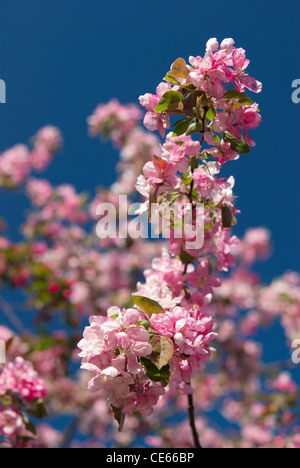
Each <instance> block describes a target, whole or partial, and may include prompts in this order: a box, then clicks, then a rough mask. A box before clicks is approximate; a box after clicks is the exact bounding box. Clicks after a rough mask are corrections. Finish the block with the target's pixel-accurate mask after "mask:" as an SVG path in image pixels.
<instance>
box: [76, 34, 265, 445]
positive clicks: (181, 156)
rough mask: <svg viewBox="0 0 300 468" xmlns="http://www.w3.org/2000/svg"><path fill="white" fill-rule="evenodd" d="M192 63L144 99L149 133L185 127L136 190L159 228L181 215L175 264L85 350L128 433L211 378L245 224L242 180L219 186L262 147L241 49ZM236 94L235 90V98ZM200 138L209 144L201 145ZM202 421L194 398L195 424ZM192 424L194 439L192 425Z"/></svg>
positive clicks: (211, 49)
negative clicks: (212, 307) (217, 291)
mask: <svg viewBox="0 0 300 468" xmlns="http://www.w3.org/2000/svg"><path fill="white" fill-rule="evenodd" d="M189 60H190V65H187V64H186V63H185V61H184V60H183V59H182V58H179V59H177V60H176V61H175V62H174V63H173V64H172V66H171V70H170V71H169V72H168V73H167V75H166V77H165V78H164V82H162V83H160V84H159V85H158V87H157V90H156V95H152V94H150V93H146V94H145V95H144V96H141V97H140V99H139V100H140V103H141V105H142V106H144V107H145V108H146V110H147V113H146V115H145V118H144V124H145V126H146V127H147V129H148V130H151V131H153V130H156V129H157V130H158V131H159V133H160V135H161V136H162V137H164V136H165V132H166V129H168V128H170V125H171V124H170V117H171V116H173V115H179V116H180V117H181V118H180V120H179V121H177V122H176V123H175V124H174V131H173V132H172V133H169V134H168V135H167V136H166V139H165V142H164V143H163V144H162V145H161V147H160V150H159V152H158V153H157V154H155V155H154V156H153V159H152V161H149V162H146V164H145V165H144V167H143V174H142V175H140V176H139V177H138V181H137V185H136V187H137V190H138V191H139V192H140V193H141V195H142V196H143V197H144V199H145V201H144V203H143V205H141V209H140V212H142V211H143V210H145V209H148V210H149V219H150V222H151V221H152V218H153V204H156V205H158V206H159V207H161V206H162V204H164V206H165V208H166V207H167V209H169V211H170V208H171V207H172V209H175V215H173V217H171V218H170V219H171V224H170V226H169V227H170V235H169V238H168V240H169V245H170V247H169V253H170V255H171V256H170V257H169V254H167V253H166V254H165V255H164V256H163V257H162V258H161V260H160V261H159V262H160V263H158V264H156V268H155V269H156V271H155V275H153V274H152V273H151V272H150V271H146V272H145V279H146V283H145V284H139V285H138V289H137V292H136V293H135V295H134V296H133V301H134V304H135V307H134V308H132V309H127V310H125V309H123V310H120V309H118V308H114V307H113V308H111V309H109V311H108V316H107V317H106V318H103V317H102V318H98V317H95V316H94V317H91V319H90V326H89V327H87V328H86V329H85V332H84V339H83V340H82V341H81V342H80V343H79V348H81V350H82V352H81V354H80V356H81V357H82V358H83V361H82V367H83V368H85V369H88V370H90V371H91V372H92V373H94V374H95V377H94V378H93V379H92V380H91V382H90V384H89V388H90V390H100V389H105V391H106V393H107V398H108V400H109V402H110V404H111V407H112V409H113V411H114V414H115V416H116V415H117V416H116V419H117V420H118V422H119V423H121V415H124V414H131V413H132V412H133V411H139V412H140V413H141V414H143V415H145V416H147V415H150V414H151V413H152V410H153V406H154V405H155V404H156V403H157V402H158V399H159V397H160V396H161V395H163V394H165V391H170V390H171V389H173V388H175V387H176V388H181V389H182V391H183V392H185V393H186V394H188V395H191V393H192V388H191V385H190V382H191V378H192V376H193V375H194V374H195V373H196V372H198V371H200V370H203V369H204V367H205V363H206V362H207V361H208V360H209V358H210V355H211V348H210V342H211V341H212V340H214V339H215V338H216V337H217V335H216V333H214V331H213V327H214V320H213V318H212V317H211V315H210V314H209V312H208V311H207V305H208V304H209V303H210V302H211V300H212V296H213V289H214V288H215V287H218V286H220V280H219V278H218V277H217V276H216V274H215V271H227V270H228V268H229V267H232V266H234V265H235V258H234V255H233V252H234V248H235V247H236V246H237V244H238V240H237V238H236V237H235V236H231V234H230V228H231V227H232V226H233V225H234V224H235V223H236V214H237V209H236V208H235V205H234V196H233V192H232V188H233V186H234V180H233V178H232V177H231V178H229V179H228V180H227V179H225V178H218V177H217V176H218V174H219V172H220V169H221V166H222V165H223V164H224V163H225V162H227V161H230V160H235V159H237V158H238V157H239V154H241V153H242V154H244V153H248V152H249V151H250V146H254V144H255V143H254V142H253V140H251V138H250V136H249V134H248V132H247V131H248V130H249V129H253V128H255V127H257V126H258V125H259V123H260V121H261V118H260V115H259V113H258V106H257V104H255V103H253V101H252V100H251V99H250V98H249V97H248V96H247V95H246V94H245V93H244V91H245V89H246V88H247V89H250V90H251V91H254V92H256V93H257V92H259V91H260V90H261V84H260V83H259V82H257V81H256V80H254V79H253V78H250V77H249V76H248V75H246V73H245V69H246V67H247V65H248V63H249V60H247V59H246V57H245V51H244V50H243V49H237V48H235V46H234V41H233V40H232V39H225V40H224V41H223V42H222V43H221V45H220V47H219V44H218V42H217V40H216V39H211V40H210V41H208V43H207V46H206V52H205V55H204V57H203V58H202V57H199V56H198V57H190V59H189ZM230 84H231V85H233V86H234V87H233V88H231V89H227V90H226V88H227V86H228V85H230ZM93 122H94V119H93ZM94 126H95V127H97V126H96V125H95V124H94ZM192 135H195V136H197V135H200V140H199V141H197V140H193V139H192ZM204 143H205V144H206V147H204V146H203V145H204ZM189 202H190V203H191V204H192V212H191V216H190V218H189V220H188V221H186V219H185V220H184V223H185V224H184V226H183V227H185V228H186V227H187V224H189V228H190V230H189V234H188V235H187V234H186V230H185V231H184V234H183V235H182V237H180V238H178V236H176V228H177V227H178V225H180V223H181V225H182V214H183V213H185V212H186V210H187V206H188V203H189ZM200 204H202V206H203V207H204V211H203V215H202V216H203V232H202V235H203V242H202V244H201V245H200V246H198V247H197V248H193V247H192V246H191V242H192V241H194V240H195V239H197V236H200V234H201V233H200V232H199V226H198V224H197V221H196V218H195V208H196V207H197V205H200ZM161 213H162V211H161V210H160V215H161V216H162V217H163V215H162V214H161ZM197 230H198V232H197ZM161 267H163V268H161ZM161 270H162V274H159V273H158V272H160V271H161ZM153 276H154V278H153ZM193 411H194V409H193V405H192V404H191V397H189V412H190V416H191V415H193ZM190 421H191V426H192V430H193V434H194V435H195V434H196V429H195V424H194V420H193V417H191V419H190ZM196 439H197V437H195V440H196ZM196 445H198V444H196Z"/></svg>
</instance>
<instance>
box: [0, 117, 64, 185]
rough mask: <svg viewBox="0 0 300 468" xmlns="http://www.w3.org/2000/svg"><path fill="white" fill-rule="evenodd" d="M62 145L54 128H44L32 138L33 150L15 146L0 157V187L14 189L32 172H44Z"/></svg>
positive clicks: (59, 136) (57, 131)
mask: <svg viewBox="0 0 300 468" xmlns="http://www.w3.org/2000/svg"><path fill="white" fill-rule="evenodd" d="M61 144H62V138H61V134H60V132H59V130H58V129H57V128H56V127H52V126H46V127H44V128H42V129H40V130H39V131H38V133H37V135H36V136H35V137H34V138H33V148H32V150H30V149H29V148H28V147H27V146H26V145H21V144H19V145H15V146H14V147H12V148H10V149H8V150H6V151H4V152H3V153H2V154H1V155H0V185H1V186H3V187H5V188H16V187H18V186H19V185H21V184H22V183H23V182H24V181H25V180H26V179H27V177H28V176H29V175H30V173H31V172H32V171H33V170H37V171H44V170H45V169H46V167H47V166H48V164H49V163H50V162H51V160H52V157H53V153H55V152H57V151H58V150H59V148H60V146H61Z"/></svg>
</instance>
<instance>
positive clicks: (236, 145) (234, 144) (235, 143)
mask: <svg viewBox="0 0 300 468" xmlns="http://www.w3.org/2000/svg"><path fill="white" fill-rule="evenodd" d="M223 139H224V141H228V142H229V143H230V147H231V149H232V150H233V151H236V152H237V153H240V154H247V153H250V148H249V146H248V145H247V143H246V142H245V140H244V139H243V138H242V141H239V140H237V139H236V138H235V137H234V136H233V135H231V133H229V132H227V131H226V132H224V133H223Z"/></svg>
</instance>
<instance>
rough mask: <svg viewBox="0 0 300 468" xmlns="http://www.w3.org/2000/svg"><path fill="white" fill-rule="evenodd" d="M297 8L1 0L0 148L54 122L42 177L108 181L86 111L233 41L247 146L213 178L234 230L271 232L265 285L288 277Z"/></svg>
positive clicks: (16, 211) (5, 200) (17, 214)
mask: <svg viewBox="0 0 300 468" xmlns="http://www.w3.org/2000/svg"><path fill="white" fill-rule="evenodd" d="M298 4H299V1H298V0H296V1H292V0H289V1H288V2H282V1H279V0H273V1H257V0H255V1H221V0H219V1H218V0H214V1H213V2H208V1H202V0H197V1H189V2H183V1H178V0H148V1H145V0H115V1H110V0H77V1H76V0H74V1H71V0H69V1H68V0H59V1H57V0H39V1H37V0H26V1H24V0H16V1H13V0H10V1H8V0H1V2H0V78H1V79H4V80H5V82H6V85H7V103H6V104H2V105H0V151H2V150H4V149H6V148H8V147H10V146H12V145H14V144H15V143H22V142H28V139H29V137H31V136H32V135H34V134H35V132H36V130H37V129H38V128H40V127H41V126H43V125H46V124H52V125H56V126H58V127H60V128H61V130H62V132H63V134H64V140H65V145H64V151H63V152H62V153H61V154H60V155H58V156H57V157H56V159H55V161H54V162H53V164H52V165H51V167H50V168H49V170H48V171H47V172H46V173H45V174H43V175H42V177H48V178H49V180H50V181H51V182H52V183H53V184H54V185H56V184H60V183H63V182H68V183H72V184H74V185H75V186H76V188H77V189H78V191H86V190H87V191H91V192H92V191H93V190H94V188H95V187H96V186H98V185H102V184H105V185H108V184H109V183H111V182H113V180H114V178H115V171H114V165H115V163H116V162H117V157H118V154H117V152H116V151H114V150H112V149H111V147H110V145H109V144H105V145H104V144H100V143H99V141H98V140H97V139H91V138H89V137H88V134H87V125H86V118H87V116H88V115H90V114H91V113H92V111H93V110H94V108H95V107H96V105H97V104H98V103H100V102H107V101H108V100H110V99H111V98H113V97H117V98H118V99H119V100H120V101H121V102H122V103H129V102H136V103H138V96H139V95H141V94H144V93H145V92H154V91H155V87H156V85H157V84H158V83H159V82H160V81H161V80H162V78H163V77H164V76H165V73H166V71H168V70H169V66H170V64H171V63H172V62H173V61H174V60H175V59H176V58H177V57H180V56H181V57H184V58H185V59H186V60H187V59H188V57H189V56H190V55H202V54H203V53H204V49H205V43H206V41H207V40H208V39H209V38H211V37H217V38H218V39H219V41H220V42H221V40H222V39H223V38H225V37H233V38H234V39H235V41H236V46H237V47H243V48H244V49H245V50H246V53H247V57H248V58H249V59H250V60H251V63H250V65H249V68H248V72H249V74H250V75H251V76H254V77H255V78H257V79H258V80H259V81H261V82H262V83H263V91H262V93H261V94H259V95H257V96H256V95H254V100H257V102H258V103H259V107H260V111H261V114H262V117H263V121H262V124H261V126H260V127H259V128H258V129H255V130H254V131H253V132H251V136H252V137H253V138H254V140H255V141H256V143H257V146H256V147H255V148H254V149H253V150H252V151H251V154H250V155H242V156H241V158H240V159H239V160H238V161H236V162H232V163H228V164H227V165H226V167H225V168H224V172H223V174H224V175H230V174H233V175H234V177H235V179H236V188H235V193H236V194H237V195H238V197H239V199H238V207H239V208H240V209H241V211H242V213H241V215H240V216H239V224H238V226H237V228H236V229H235V232H236V233H237V234H238V235H242V234H243V232H244V231H245V229H246V228H247V227H249V226H253V227H255V226H260V225H263V226H266V227H267V228H269V229H270V230H271V231H272V239H273V243H274V255H273V257H272V258H271V259H270V260H269V261H268V263H266V264H265V265H263V266H260V267H259V270H260V272H261V274H262V276H263V279H264V280H265V281H269V280H270V279H272V278H273V277H274V276H275V275H280V274H281V273H282V272H283V271H285V270H287V269H294V270H299V253H300V248H299V247H300V240H299V227H300V226H299V200H300V197H299V174H300V170H299V169H300V165H299V112H300V104H298V105H296V104H294V103H293V102H292V100H291V94H292V91H293V89H292V88H291V84H292V81H293V80H294V79H297V78H300V69H299V68H300V67H299V31H298V29H299V18H300V15H299V8H298ZM0 206H1V210H0V212H1V214H2V215H3V216H4V217H5V218H7V219H8V220H9V221H10V227H11V234H12V236H14V237H16V238H17V233H16V227H17V226H18V225H19V224H20V222H21V221H22V219H23V217H22V216H21V213H22V211H23V209H24V208H25V206H26V205H25V202H24V199H23V198H22V196H21V195H18V194H16V195H9V196H7V195H5V194H2V193H1V194H0ZM269 338H270V339H269V341H266V343H269V344H270V346H267V348H268V349H267V351H266V356H267V359H268V357H269V358H271V355H272V358H274V357H275V358H278V357H280V356H282V354H281V353H282V352H283V343H281V341H282V337H281V335H280V334H278V336H277V335H276V334H275V335H272V337H269ZM271 338H272V339H271ZM274 339H275V343H274ZM281 345H282V346H281ZM268 350H269V351H268ZM274 350H276V351H275V354H274ZM269 354H270V355H269Z"/></svg>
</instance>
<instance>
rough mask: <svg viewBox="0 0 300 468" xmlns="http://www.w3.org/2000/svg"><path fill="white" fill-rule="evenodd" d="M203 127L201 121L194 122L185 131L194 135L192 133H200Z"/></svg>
mask: <svg viewBox="0 0 300 468" xmlns="http://www.w3.org/2000/svg"><path fill="white" fill-rule="evenodd" d="M201 129H202V126H201V125H200V122H193V123H191V125H190V126H189V128H188V129H187V131H186V132H185V134H186V135H192V133H200V132H201Z"/></svg>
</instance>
